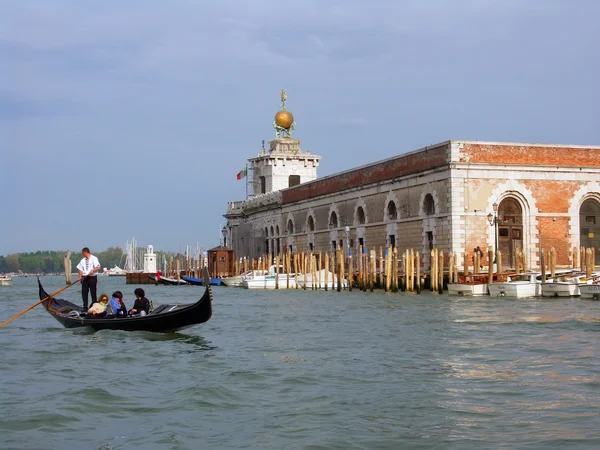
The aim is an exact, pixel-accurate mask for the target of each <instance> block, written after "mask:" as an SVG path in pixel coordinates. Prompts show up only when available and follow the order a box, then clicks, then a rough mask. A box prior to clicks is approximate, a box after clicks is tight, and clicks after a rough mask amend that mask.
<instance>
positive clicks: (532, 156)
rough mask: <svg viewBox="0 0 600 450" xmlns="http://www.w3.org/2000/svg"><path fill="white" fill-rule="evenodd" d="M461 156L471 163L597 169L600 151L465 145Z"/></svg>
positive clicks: (523, 146) (599, 161) (524, 146)
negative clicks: (466, 157)
mask: <svg viewBox="0 0 600 450" xmlns="http://www.w3.org/2000/svg"><path fill="white" fill-rule="evenodd" d="M461 153H462V155H463V157H464V156H466V155H468V156H469V157H470V159H469V162H471V163H489V164H526V165H534V166H557V167H598V166H600V149H590V148H571V147H568V148H567V147H537V146H536V147H533V146H526V145H504V144H483V143H482V144H471V143H466V144H464V146H463V148H462V150H461Z"/></svg>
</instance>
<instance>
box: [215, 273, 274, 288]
mask: <svg viewBox="0 0 600 450" xmlns="http://www.w3.org/2000/svg"><path fill="white" fill-rule="evenodd" d="M268 274H269V271H268V270H249V271H248V272H246V273H243V274H240V275H237V276H235V277H226V278H222V279H221V283H223V284H224V285H225V286H230V287H244V280H246V279H250V280H251V279H252V278H255V277H258V276H265V275H268Z"/></svg>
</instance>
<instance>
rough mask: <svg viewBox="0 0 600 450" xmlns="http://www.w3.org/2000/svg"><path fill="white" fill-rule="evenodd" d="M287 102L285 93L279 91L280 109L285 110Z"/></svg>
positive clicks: (283, 90)
mask: <svg viewBox="0 0 600 450" xmlns="http://www.w3.org/2000/svg"><path fill="white" fill-rule="evenodd" d="M286 101H287V93H286V92H285V89H282V90H281V109H285V102H286Z"/></svg>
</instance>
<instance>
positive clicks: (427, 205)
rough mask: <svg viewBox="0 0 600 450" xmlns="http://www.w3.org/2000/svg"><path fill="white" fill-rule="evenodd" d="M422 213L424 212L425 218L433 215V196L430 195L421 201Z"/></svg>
mask: <svg viewBox="0 0 600 450" xmlns="http://www.w3.org/2000/svg"><path fill="white" fill-rule="evenodd" d="M423 211H425V215H426V216H433V215H434V214H435V203H434V202H433V196H432V195H431V194H427V195H426V196H425V200H424V201H423Z"/></svg>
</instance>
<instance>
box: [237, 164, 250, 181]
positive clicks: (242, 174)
mask: <svg viewBox="0 0 600 450" xmlns="http://www.w3.org/2000/svg"><path fill="white" fill-rule="evenodd" d="M247 174H248V168H247V167H244V168H243V169H242V170H240V171H239V172H238V174H237V179H238V180H241V179H242V178H246V175H247Z"/></svg>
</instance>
